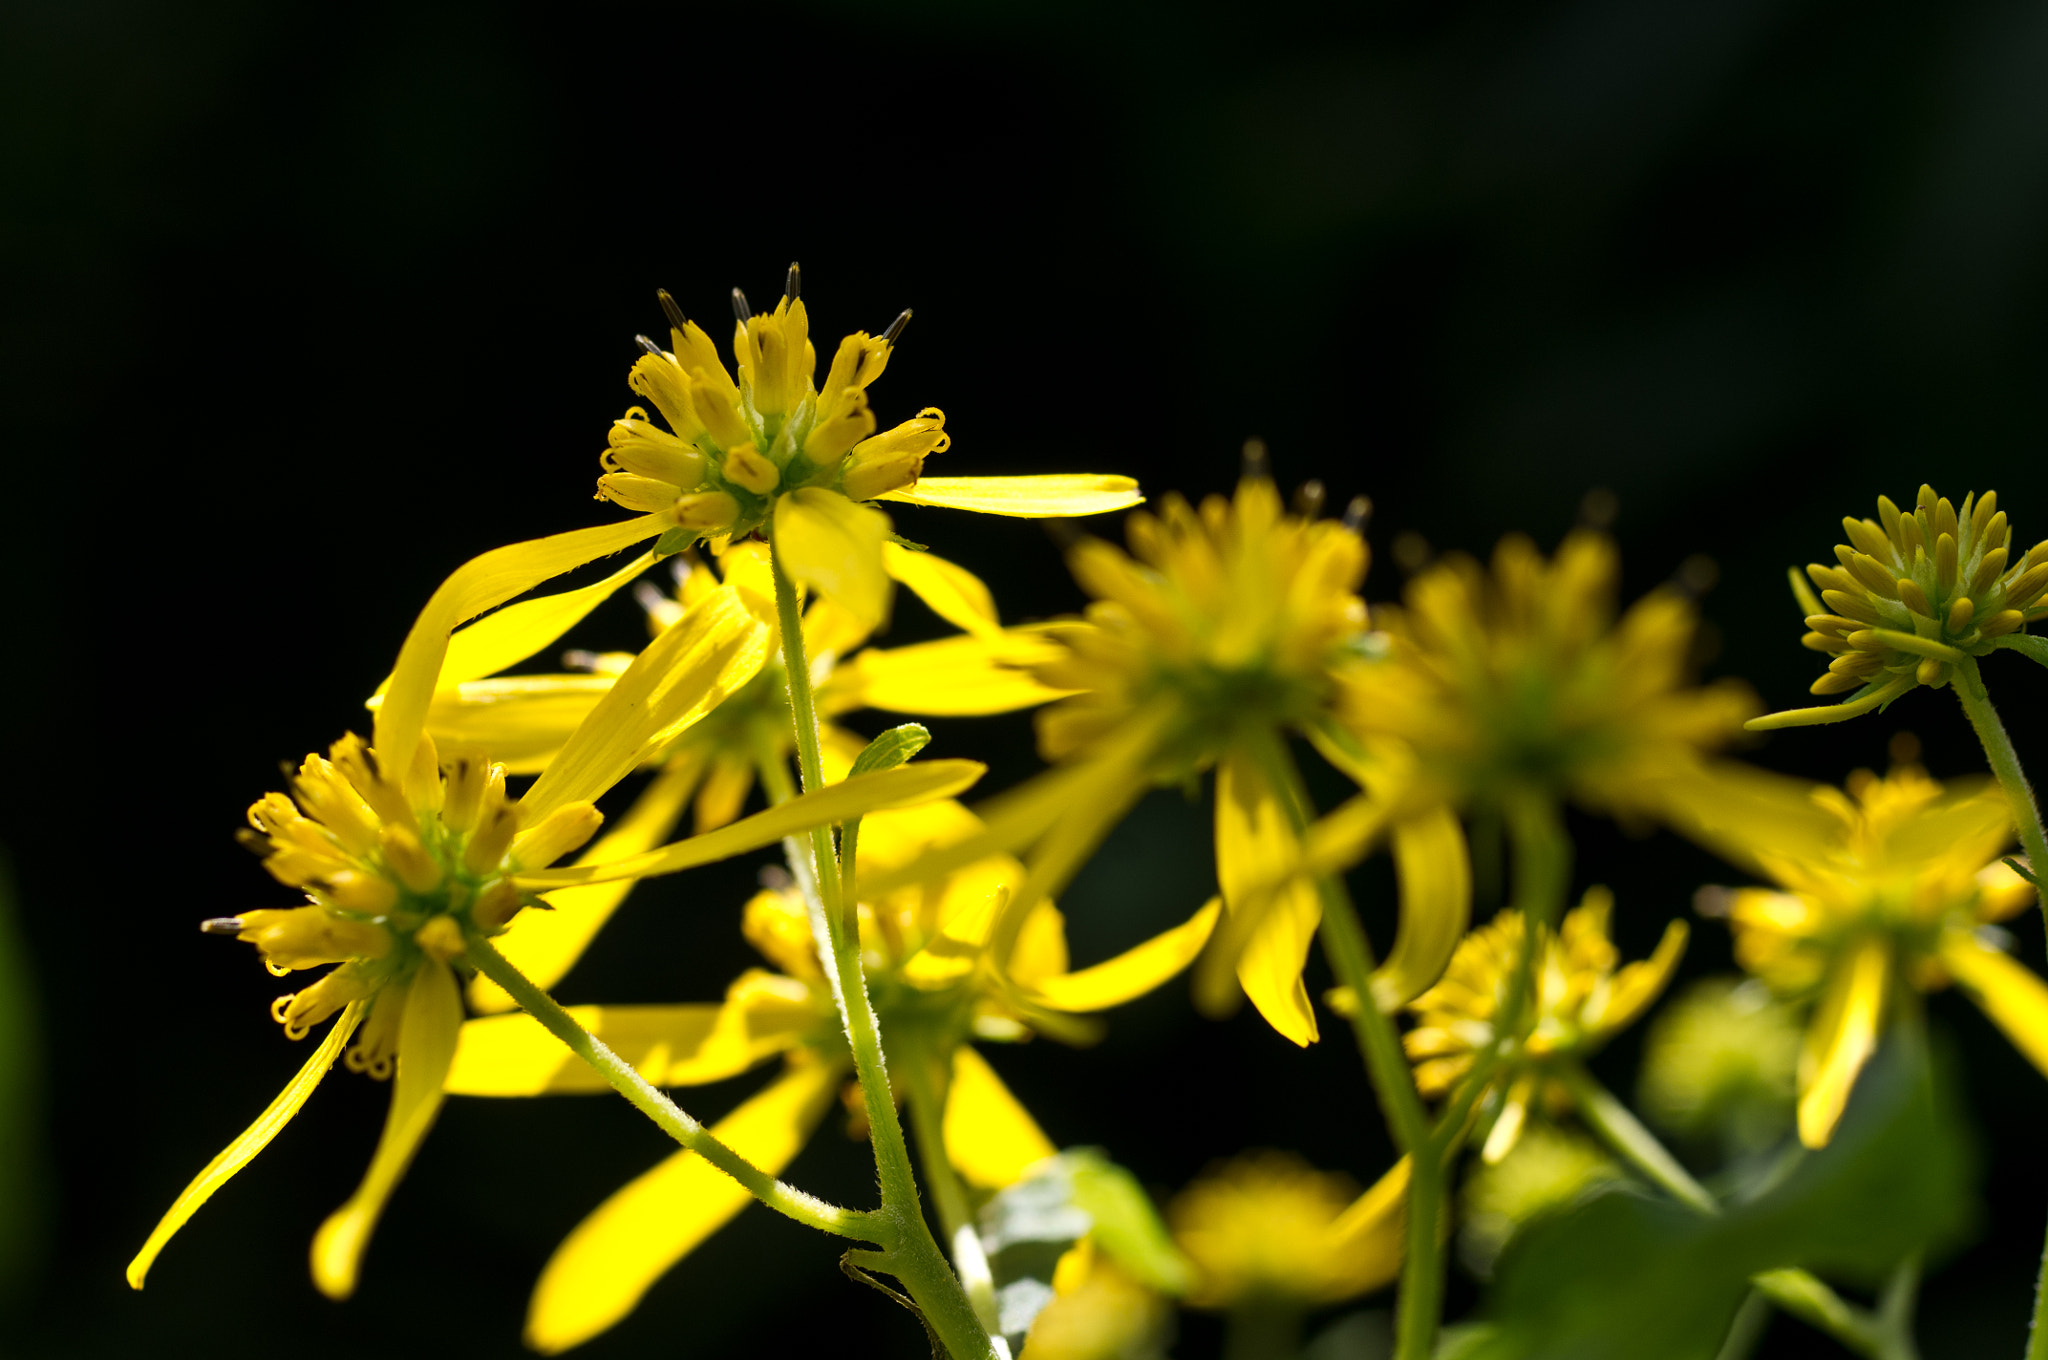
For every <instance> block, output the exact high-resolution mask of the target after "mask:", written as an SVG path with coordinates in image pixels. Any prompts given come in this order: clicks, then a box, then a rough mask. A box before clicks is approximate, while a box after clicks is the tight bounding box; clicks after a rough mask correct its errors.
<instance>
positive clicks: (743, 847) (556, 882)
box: [519, 760, 988, 889]
mask: <svg viewBox="0 0 2048 1360" xmlns="http://www.w3.org/2000/svg"><path fill="white" fill-rule="evenodd" d="M987 769H988V767H987V766H986V765H983V764H981V763H980V762H978V761H973V760H919V761H913V762H912V763H910V764H908V765H901V766H898V767H897V768H896V769H893V770H879V771H876V772H875V773H873V774H858V775H854V776H853V777H852V778H850V779H844V780H841V781H840V782H839V783H837V784H828V785H826V786H825V787H824V788H822V789H819V790H817V791H816V792H814V793H806V794H800V795H799V796H797V797H795V798H792V799H790V800H789V801H788V802H787V803H783V804H780V805H779V806H776V807H772V808H769V809H768V810H767V811H765V812H757V813H755V814H754V815H753V816H751V817H747V818H743V819H742V820H740V821H737V822H734V823H733V824H732V825H731V826H727V827H721V828H719V829H718V830H716V831H711V832H707V833H705V834H704V835H702V836H692V837H690V838H689V839H688V840H683V841H677V842H676V843H675V844H673V845H665V846H663V847H662V848H661V849H659V850H650V851H648V852H647V853H646V854H641V855H629V856H627V857H626V858H624V859H620V860H612V861H608V862H606V863H602V864H596V863H593V864H577V865H571V866H570V867H568V868H563V869H540V870H536V871H535V872H533V873H530V874H521V875H519V882H520V883H521V884H522V885H524V886H525V887H528V888H541V889H549V888H563V887H574V886H578V885H581V884H585V883H610V882H614V881H616V880H619V879H627V878H651V877H653V876H654V875H656V874H673V873H677V872H679V871H681V870H684V869H694V868H696V867H697V866H698V865H700V864H711V863H713V862H715V861H717V860H721V859H730V858H731V857H732V856H734V855H741V854H745V853H746V852H747V851H749V850H759V849H761V848H762V847H763V846H767V845H773V844H775V843H776V842H777V841H779V840H781V839H782V838H783V837H785V836H794V835H796V834H797V833H798V832H802V831H809V830H810V829H811V828H813V827H818V826H827V825H830V824H832V823H835V822H844V821H847V820H848V819H850V818H854V817H864V816H866V815H867V814H868V813H870V812H879V811H881V810H882V809H883V808H894V807H909V806H912V805H914V804H917V803H925V802H929V801H931V800H932V799H934V798H950V797H952V796H953V795H954V794H956V793H959V792H961V791H962V790H963V789H966V788H967V787H968V786H969V785H971V784H973V783H974V781H975V780H977V779H979V778H981V776H982V775H983V774H984V773H986V772H987Z"/></svg>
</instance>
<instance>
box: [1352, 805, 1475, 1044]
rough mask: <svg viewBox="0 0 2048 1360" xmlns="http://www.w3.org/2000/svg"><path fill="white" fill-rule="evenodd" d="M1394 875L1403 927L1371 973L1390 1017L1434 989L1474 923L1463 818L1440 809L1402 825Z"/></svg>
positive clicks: (1396, 843)
mask: <svg viewBox="0 0 2048 1360" xmlns="http://www.w3.org/2000/svg"><path fill="white" fill-rule="evenodd" d="M1394 872H1395V874H1396V875H1397V876H1398V877H1399V879H1400V883H1401V924H1400V929H1398V930H1397V931H1396V932H1395V933H1394V946H1393V948H1392V949H1390V950H1388V951H1387V958H1386V962H1384V963H1382V964H1381V965H1380V966H1379V968H1378V969H1376V970H1375V971H1374V973H1373V975H1372V996H1373V1000H1374V1001H1376V1002H1378V1003H1379V1008H1380V1009H1381V1010H1383V1011H1386V1012H1388V1013H1390V1014H1391V1013H1392V1012H1394V1011H1396V1010H1398V1009H1400V1008H1401V1007H1402V1006H1403V1005H1405V1004H1406V1003H1408V1002H1410V1001H1413V1000H1414V999H1415V998H1416V997H1418V996H1421V995H1422V994H1423V993H1424V992H1425V991H1427V990H1428V989H1429V988H1430V987H1431V986H1433V985H1435V983H1436V980H1437V979H1438V978H1439V977H1441V976H1442V975H1443V971H1444V965H1446V964H1448V963H1449V962H1450V961H1451V954H1452V952H1453V951H1454V950H1456V949H1457V947H1458V941H1459V940H1461V939H1463V938H1464V935H1465V927H1466V925H1467V924H1468V923H1469V922H1470V921H1471V919H1472V863H1471V858H1470V856H1469V855H1468V854H1467V852H1466V849H1465V831H1464V828H1462V827H1460V826H1459V825H1458V819H1457V818H1456V817H1454V816H1452V815H1451V813H1450V811H1449V810H1448V809H1445V808H1438V809H1436V810H1435V811H1433V812H1430V813H1426V814H1424V815H1423V816H1420V817H1411V818H1409V819H1407V820H1406V821H1402V822H1397V823H1396V824H1395V825H1394Z"/></svg>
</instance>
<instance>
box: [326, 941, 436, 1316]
mask: <svg viewBox="0 0 2048 1360" xmlns="http://www.w3.org/2000/svg"><path fill="white" fill-rule="evenodd" d="M385 1004H387V1005H388V1004H389V1001H388V1000H387V1001H386V1003H385ZM461 1029H462V998H461V996H460V995H458V994H457V992H456V990H455V978H454V976H453V975H452V974H451V973H450V972H449V971H448V965H447V964H445V963H442V962H441V961H440V960H439V959H435V958H432V957H429V958H428V959H427V960H426V961H425V962H424V963H422V964H420V967H419V971H418V972H417V973H415V974H413V979H412V985H411V987H410V988H408V989H407V991H406V996H405V1019H404V1022H403V1027H402V1028H401V1029H400V1030H399V1035H398V1076H397V1078H396V1079H395V1080H394V1081H393V1082H392V1085H391V1111H390V1113H389V1114H387V1115H386V1116H385V1118H384V1133H383V1135H382V1136H381V1137H380V1138H379V1139H378V1140H377V1152H376V1155H375V1156H373V1157H372V1158H371V1159H370V1170H369V1172H368V1174H366V1175H365V1176H364V1177H363V1183H362V1184H361V1185H360V1186H358V1187H357V1188H356V1192H355V1194H354V1195H352V1196H351V1197H350V1198H349V1201H348V1203H346V1204H344V1205H342V1206H341V1208H339V1209H337V1210H335V1211H334V1213H333V1214H332V1215H330V1216H329V1218H328V1220H327V1221H326V1222H325V1223H322V1224H321V1225H320V1231H319V1232H317V1233H315V1234H313V1283H314V1284H316V1285H318V1286H319V1288H320V1292H321V1293H323V1294H325V1295H326V1296H327V1297H328V1298H330V1299H345V1298H347V1297H348V1296H349V1295H350V1294H353V1293H354V1292H355V1289H356V1272H357V1270H358V1269H359V1268H360V1267H361V1265H362V1260H363V1249H364V1248H365V1247H367V1246H369V1244H370V1234H371V1232H373V1231H374V1230H375V1229H376V1227H377V1218H378V1216H379V1215H380V1214H382V1213H383V1212H384V1202H385V1201H386V1200H388V1199H390V1198H391V1192H392V1191H393V1190H394V1189H396V1188H397V1186H398V1180H399V1177H401V1176H403V1175H404V1174H405V1169H406V1167H407V1166H409V1165H411V1164H412V1158H413V1154H414V1153H415V1152H417V1151H419V1146H420V1143H421V1142H422V1141H423V1140H424V1139H425V1138H426V1136H427V1130H429V1129H431V1128H432V1127H434V1116H435V1115H437V1114H439V1113H440V1112H441V1101H442V1089H441V1088H442V1085H443V1083H444V1082H446V1080H447V1077H448V1066H449V1064H450V1063H451V1062H452V1061H453V1060H454V1058H455V1042H456V1035H457V1034H458V1033H459V1032H460V1031H461Z"/></svg>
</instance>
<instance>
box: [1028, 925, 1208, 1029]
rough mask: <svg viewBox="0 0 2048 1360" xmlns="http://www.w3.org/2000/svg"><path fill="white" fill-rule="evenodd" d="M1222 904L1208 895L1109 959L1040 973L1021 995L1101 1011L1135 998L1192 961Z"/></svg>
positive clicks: (1056, 1006)
mask: <svg viewBox="0 0 2048 1360" xmlns="http://www.w3.org/2000/svg"><path fill="white" fill-rule="evenodd" d="M1222 910H1223V902H1222V899H1220V898H1211V899H1210V900H1209V902H1208V904H1207V905H1206V906H1204V907H1203V908H1202V909H1201V910H1200V911H1198V912H1196V913H1195V914H1194V915H1193V916H1190V917H1189V918H1188V919H1187V920H1185V921H1183V922H1181V923H1180V924H1179V925H1177V926H1175V927H1174V928H1173V929H1171V930H1168V931H1165V932H1163V933H1161V934H1158V935H1154V936H1153V937H1152V938H1151V939H1149V940H1147V941H1145V943H1143V944H1141V945H1138V946H1136V947H1135V948H1132V949H1127V950H1125V951H1124V952H1123V953H1121V954H1119V955H1117V956H1116V957H1115V958H1113V959H1109V960H1106V961H1105V962H1102V963H1098V964H1096V965H1094V966H1093V967H1091V968H1083V969H1082V970H1081V971H1080V972H1078V973H1066V974H1062V975H1060V976H1056V977H1048V978H1042V979H1040V980H1039V982H1038V983H1037V985H1036V987H1035V988H1033V989H1032V991H1031V992H1030V993H1029V994H1028V997H1027V999H1028V1000H1030V1001H1033V1002H1036V1003H1037V1004H1039V1005H1041V1006H1045V1007H1047V1008H1048V1009H1051V1010H1056V1011H1101V1010H1108V1009H1109V1008H1110V1007H1111V1006H1121V1005H1123V1004H1124V1003H1125V1002H1126V1001H1131V1000H1135V999H1136V998H1138V997H1141V996H1143V995H1145V994H1146V993H1147V992H1149V991H1152V990H1153V989H1154V988H1156V987H1158V986H1159V985H1160V984H1162V983H1164V982H1165V981H1166V980H1167V979H1168V978H1171V977H1172V976H1174V974H1176V973H1178V972H1180V971H1181V970H1182V969H1183V968H1186V967H1187V966H1188V965H1189V964H1190V963H1193V962H1194V961H1195V956H1196V955H1197V954H1199V953H1201V952H1202V946H1203V945H1205V944H1207V943H1208V942H1209V932H1210V931H1212V930H1214V929H1215V928H1216V916H1217V913H1219V912H1221V911H1222Z"/></svg>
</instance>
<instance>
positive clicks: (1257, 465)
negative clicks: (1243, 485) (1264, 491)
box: [1238, 439, 1273, 482]
mask: <svg viewBox="0 0 2048 1360" xmlns="http://www.w3.org/2000/svg"><path fill="white" fill-rule="evenodd" d="M1238 475H1239V476H1241V477H1243V478H1244V480H1246V481H1248V482H1263V481H1269V480H1271V478H1272V476H1273V460H1272V459H1271V458H1270V457H1268V456H1267V454H1266V441H1265V440H1263V439H1247V440H1245V441H1244V455H1243V471H1242V472H1240V473H1239V474H1238Z"/></svg>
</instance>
